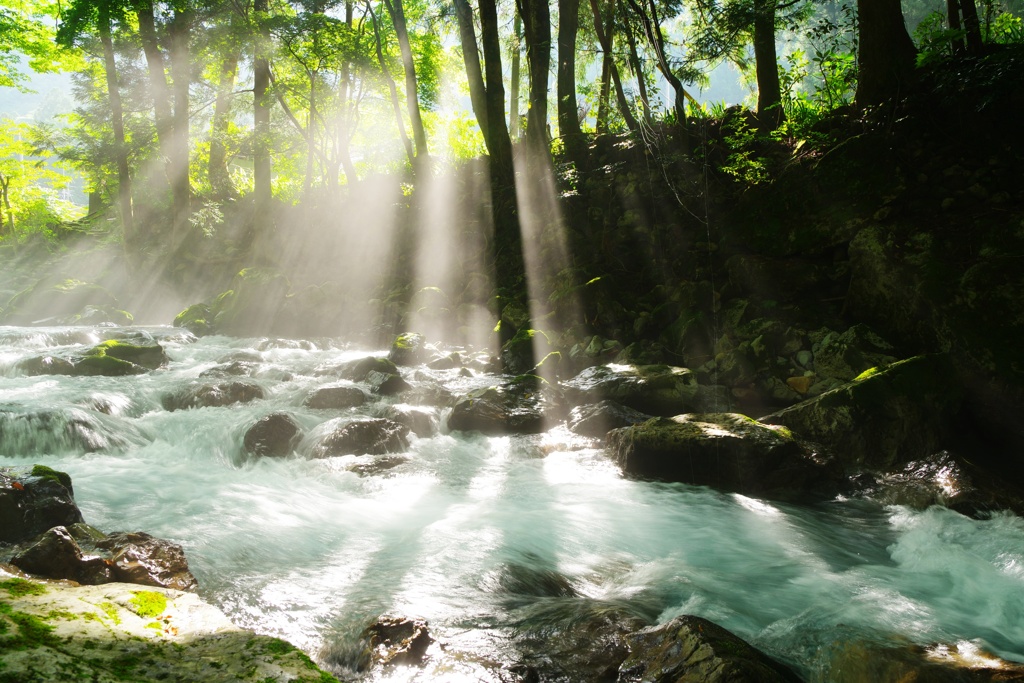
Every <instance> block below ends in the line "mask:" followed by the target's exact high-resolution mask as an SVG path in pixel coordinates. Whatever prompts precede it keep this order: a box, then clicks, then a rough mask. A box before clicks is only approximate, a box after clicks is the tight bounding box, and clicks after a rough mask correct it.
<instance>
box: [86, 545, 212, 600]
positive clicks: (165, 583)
mask: <svg viewBox="0 0 1024 683" xmlns="http://www.w3.org/2000/svg"><path fill="white" fill-rule="evenodd" d="M94 545H95V547H96V548H99V549H102V550H106V551H108V552H110V554H111V557H110V561H111V562H112V563H113V565H114V576H115V578H116V579H117V580H118V581H122V582H124V583H138V584H142V585H144V586H160V587H162V588H173V589H175V590H181V591H190V590H195V588H196V579H195V577H194V576H193V575H192V572H191V571H190V570H189V568H188V561H187V560H186V559H185V552H184V551H183V550H182V548H181V546H180V545H178V544H177V543H172V542H171V541H167V540H164V539H162V538H156V537H154V536H150V535H149V534H147V533H144V532H141V531H137V532H130V533H129V532H120V533H114V534H109V535H108V536H106V538H103V539H100V540H97V541H95V543H94Z"/></svg>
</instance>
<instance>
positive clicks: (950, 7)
mask: <svg viewBox="0 0 1024 683" xmlns="http://www.w3.org/2000/svg"><path fill="white" fill-rule="evenodd" d="M946 16H948V17H949V30H950V31H952V32H954V35H953V36H952V37H951V38H950V41H949V42H950V48H951V49H952V51H953V54H954V55H962V54H963V53H964V38H963V36H962V35H960V28H961V26H962V24H961V23H960V0H946Z"/></svg>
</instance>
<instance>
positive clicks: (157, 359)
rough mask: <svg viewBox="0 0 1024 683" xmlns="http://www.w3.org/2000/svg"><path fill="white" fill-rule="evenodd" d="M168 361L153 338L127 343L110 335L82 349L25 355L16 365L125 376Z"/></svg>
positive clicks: (39, 371) (37, 371)
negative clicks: (73, 351) (81, 350)
mask: <svg viewBox="0 0 1024 683" xmlns="http://www.w3.org/2000/svg"><path fill="white" fill-rule="evenodd" d="M167 362H168V357H167V354H166V352H165V351H164V349H163V347H162V346H160V345H159V344H157V343H155V342H154V343H152V344H130V343H128V342H122V341H117V340H114V339H111V340H109V341H105V342H103V343H102V344H99V345H98V346H94V347H93V348H91V349H89V350H88V351H86V352H85V353H79V354H75V353H72V354H69V355H65V356H60V355H43V356H35V357H33V358H28V359H25V360H23V361H21V362H20V363H18V369H19V370H21V372H24V373H25V374H26V375H29V376H36V375H72V376H75V377H92V376H108V377H125V376H127V375H141V374H144V373H146V372H148V371H150V370H156V369H157V368H159V367H161V366H163V365H165V364H166V363H167Z"/></svg>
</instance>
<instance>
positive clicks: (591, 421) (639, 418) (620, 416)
mask: <svg viewBox="0 0 1024 683" xmlns="http://www.w3.org/2000/svg"><path fill="white" fill-rule="evenodd" d="M649 419H651V416H650V415H647V414H646V413H641V412H640V411H639V410H633V409H632V408H627V407H626V406H624V405H622V404H621V403H616V402H615V401H601V402H600V403H592V404H589V405H585V406H577V407H575V408H573V409H572V411H571V412H570V413H569V429H570V430H572V431H573V432H575V433H576V434H581V435H583V436H593V437H597V438H604V435H605V434H607V433H608V432H609V431H611V430H612V429H618V428H619V427H628V426H629V425H634V424H639V423H641V422H646V421H647V420H649Z"/></svg>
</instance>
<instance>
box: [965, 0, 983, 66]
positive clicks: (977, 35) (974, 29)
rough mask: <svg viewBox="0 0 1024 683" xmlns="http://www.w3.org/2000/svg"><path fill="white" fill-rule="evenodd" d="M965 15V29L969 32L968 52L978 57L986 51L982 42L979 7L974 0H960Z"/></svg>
mask: <svg viewBox="0 0 1024 683" xmlns="http://www.w3.org/2000/svg"><path fill="white" fill-rule="evenodd" d="M960 9H961V10H962V11H963V13H964V28H965V29H966V30H967V52H968V54H971V55H974V56H978V55H980V54H981V53H982V52H983V51H984V45H983V44H982V41H981V23H980V22H979V21H978V5H977V3H975V1H974V0H960Z"/></svg>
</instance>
